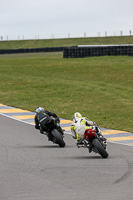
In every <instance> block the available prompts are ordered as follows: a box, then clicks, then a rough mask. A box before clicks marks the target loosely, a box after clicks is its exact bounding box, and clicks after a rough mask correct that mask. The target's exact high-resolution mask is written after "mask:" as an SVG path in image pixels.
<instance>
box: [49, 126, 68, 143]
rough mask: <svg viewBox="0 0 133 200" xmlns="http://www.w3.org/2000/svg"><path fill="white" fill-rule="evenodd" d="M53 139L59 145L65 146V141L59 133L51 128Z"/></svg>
mask: <svg viewBox="0 0 133 200" xmlns="http://www.w3.org/2000/svg"><path fill="white" fill-rule="evenodd" d="M51 133H52V135H53V137H54V139H55V143H56V144H58V145H59V146H60V147H65V145H66V144H65V142H64V140H63V138H62V136H61V134H60V133H59V132H58V131H57V130H56V129H53V130H52V131H51Z"/></svg>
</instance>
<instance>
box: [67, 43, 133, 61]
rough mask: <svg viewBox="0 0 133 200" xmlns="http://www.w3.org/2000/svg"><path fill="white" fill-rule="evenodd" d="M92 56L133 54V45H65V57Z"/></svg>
mask: <svg viewBox="0 0 133 200" xmlns="http://www.w3.org/2000/svg"><path fill="white" fill-rule="evenodd" d="M92 56H133V45H103V46H102V45H99V46H96V45H90V46H77V47H65V48H64V51H63V57H64V58H84V57H92Z"/></svg>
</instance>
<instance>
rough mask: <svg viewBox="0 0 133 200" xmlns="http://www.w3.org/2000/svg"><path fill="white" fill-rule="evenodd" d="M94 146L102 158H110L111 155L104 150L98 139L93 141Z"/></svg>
mask: <svg viewBox="0 0 133 200" xmlns="http://www.w3.org/2000/svg"><path fill="white" fill-rule="evenodd" d="M92 144H93V146H94V148H95V149H97V151H98V153H99V154H100V155H101V156H102V158H107V157H108V155H109V154H108V153H107V151H106V150H105V149H104V147H103V146H102V145H101V143H100V142H99V141H98V139H93V140H92Z"/></svg>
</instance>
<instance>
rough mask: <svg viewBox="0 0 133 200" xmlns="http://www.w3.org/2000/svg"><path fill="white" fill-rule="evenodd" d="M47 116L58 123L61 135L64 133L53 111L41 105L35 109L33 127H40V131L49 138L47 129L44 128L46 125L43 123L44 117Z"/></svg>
mask: <svg viewBox="0 0 133 200" xmlns="http://www.w3.org/2000/svg"><path fill="white" fill-rule="evenodd" d="M47 116H49V117H53V119H54V120H55V121H56V123H57V125H58V129H59V131H60V132H61V133H62V135H63V134H64V133H63V130H62V128H61V127H60V124H59V123H60V120H59V118H58V116H57V115H56V114H55V113H52V112H50V111H48V110H44V109H43V108H42V107H38V108H37V109H36V115H35V128H36V129H40V133H41V134H45V135H47V136H48V138H49V133H48V132H47V129H46V126H45V123H46V121H45V119H46V118H47ZM49 139H50V138H49Z"/></svg>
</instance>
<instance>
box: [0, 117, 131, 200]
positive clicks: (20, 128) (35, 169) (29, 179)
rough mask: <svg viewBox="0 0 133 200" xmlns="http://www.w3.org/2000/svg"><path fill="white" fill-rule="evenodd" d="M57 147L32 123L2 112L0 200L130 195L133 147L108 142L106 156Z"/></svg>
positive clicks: (120, 198) (112, 199) (69, 142)
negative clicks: (7, 115) (105, 157)
mask: <svg viewBox="0 0 133 200" xmlns="http://www.w3.org/2000/svg"><path fill="white" fill-rule="evenodd" d="M64 140H65V142H66V147H65V148H59V147H58V146H57V145H55V144H52V143H51V142H49V141H48V140H47V137H46V136H44V135H41V134H40V133H39V131H38V130H36V129H35V128H34V126H32V125H30V124H26V123H23V122H20V121H16V120H14V119H10V118H8V117H6V116H3V115H0V200H4V199H6V200H22V199H23V200H86V199H88V200H94V199H98V200H125V199H128V200H132V199H133V146H127V145H121V144H114V143H108V147H107V150H108V152H109V154H110V156H109V158H108V159H102V158H101V157H100V156H99V155H96V154H94V153H91V154H89V153H88V150H87V149H83V148H79V149H78V148H77V147H76V146H75V141H74V140H73V139H72V137H71V136H70V135H65V138H64Z"/></svg>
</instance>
